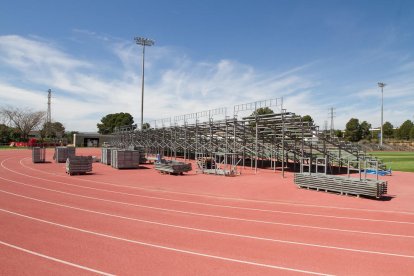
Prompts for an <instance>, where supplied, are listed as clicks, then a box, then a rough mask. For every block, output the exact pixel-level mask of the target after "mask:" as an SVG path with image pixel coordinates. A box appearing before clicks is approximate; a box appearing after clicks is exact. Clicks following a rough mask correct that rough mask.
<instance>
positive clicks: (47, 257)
mask: <svg viewBox="0 0 414 276" xmlns="http://www.w3.org/2000/svg"><path fill="white" fill-rule="evenodd" d="M0 244H2V245H4V246H8V247H11V248H13V249H16V250H20V251H23V252H25V253H28V254H32V255H35V256H38V257H42V258H45V259H48V260H51V261H54V262H58V263H61V264H65V265H69V266H73V267H76V268H80V269H83V270H87V271H90V272H94V273H96V274H101V275H106V276H115V275H114V274H110V273H107V272H103V271H100V270H96V269H93V268H90V267H86V266H83V265H78V264H74V263H71V262H68V261H64V260H61V259H57V258H53V257H51V256H48V255H44V254H41V253H39V252H35V251H32V250H28V249H25V248H22V247H19V246H16V245H13V244H10V243H6V242H4V241H0Z"/></svg>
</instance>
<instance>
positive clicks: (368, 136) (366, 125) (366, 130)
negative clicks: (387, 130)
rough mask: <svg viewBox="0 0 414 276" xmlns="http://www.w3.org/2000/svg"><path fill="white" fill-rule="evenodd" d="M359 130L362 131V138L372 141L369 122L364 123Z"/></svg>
mask: <svg viewBox="0 0 414 276" xmlns="http://www.w3.org/2000/svg"><path fill="white" fill-rule="evenodd" d="M359 128H360V129H361V138H362V139H368V140H371V132H370V129H371V124H370V123H368V122H367V121H363V122H362V123H361V124H360V125H359Z"/></svg>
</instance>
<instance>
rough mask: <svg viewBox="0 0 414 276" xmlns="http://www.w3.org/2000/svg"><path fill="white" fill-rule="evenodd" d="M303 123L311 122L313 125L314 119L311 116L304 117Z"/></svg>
mask: <svg viewBox="0 0 414 276" xmlns="http://www.w3.org/2000/svg"><path fill="white" fill-rule="evenodd" d="M302 121H303V122H309V124H310V125H313V119H312V117H311V116H310V115H305V116H303V117H302Z"/></svg>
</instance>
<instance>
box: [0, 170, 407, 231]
mask: <svg viewBox="0 0 414 276" xmlns="http://www.w3.org/2000/svg"><path fill="white" fill-rule="evenodd" d="M2 166H3V163H2ZM5 169H7V170H9V171H12V172H14V173H17V174H20V175H23V176H28V177H30V178H34V179H39V180H44V181H49V182H53V183H58V184H62V185H66V186H71V187H77V188H81V189H87V190H94V191H101V192H106V193H112V194H120V195H126V196H132V197H141V198H150V199H156V200H161V201H171V202H180V203H186V204H197V205H202V206H211V207H220V208H229V209H230V208H231V209H238V210H249V211H258V212H267V213H279V214H289V215H298V216H310V217H322V218H332V219H346V220H357V221H369V222H383V223H400V224H412V225H414V222H407V221H394V220H382V219H369V218H356V217H346V216H332V215H319V214H311V213H301V212H288V211H278V210H268V209H259V208H247V207H236V206H230V205H220V204H210V203H201V202H194V201H186V200H177V199H168V198H162V197H153V196H144V195H137V194H131V193H125V192H117V191H111V190H106V189H100V188H93V187H86V186H82V185H76V184H70V183H66V182H62V181H57V180H51V179H47V178H41V177H35V176H30V175H27V174H23V173H20V172H17V171H14V170H11V169H8V168H5Z"/></svg>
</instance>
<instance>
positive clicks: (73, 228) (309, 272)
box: [0, 208, 329, 275]
mask: <svg viewBox="0 0 414 276" xmlns="http://www.w3.org/2000/svg"><path fill="white" fill-rule="evenodd" d="M0 211H2V212H5V213H8V214H12V215H15V216H19V217H23V218H26V219H29V220H33V221H37V222H42V223H46V224H49V225H53V226H58V227H61V228H65V229H70V230H74V231H79V232H82V233H87V234H91V235H95V236H99V237H104V238H109V239H113V240H117V241H123V242H128V243H133V244H139V245H142V246H147V247H152V248H157V249H163V250H168V251H172V252H179V253H184V254H188V255H195V256H201V257H207V258H211V259H217V260H222V261H228V262H234V263H241V264H248V265H253V266H258V267H265V268H272V269H277V270H286V271H292V272H299V273H306V274H312V275H329V274H324V273H319V272H313V271H306V270H301V269H294V268H289V267H283V266H276V265H270V264H264V263H257V262H251V261H244V260H240V259H234V258H227V257H221V256H217V255H210V254H204V253H200V252H196V251H191V250H185V249H179V248H175V247H168V246H163V245H158V244H153V243H147V242H143V241H138V240H131V239H126V238H122V237H118V236H113V235H108V234H104V233H99V232H94V231H90V230H86V229H82V228H77V227H73V226H69V225H65V224H60V223H55V222H52V221H47V220H43V219H39V218H35V217H31V216H27V215H24V214H20V213H16V212H12V211H8V210H5V209H1V208H0Z"/></svg>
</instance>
